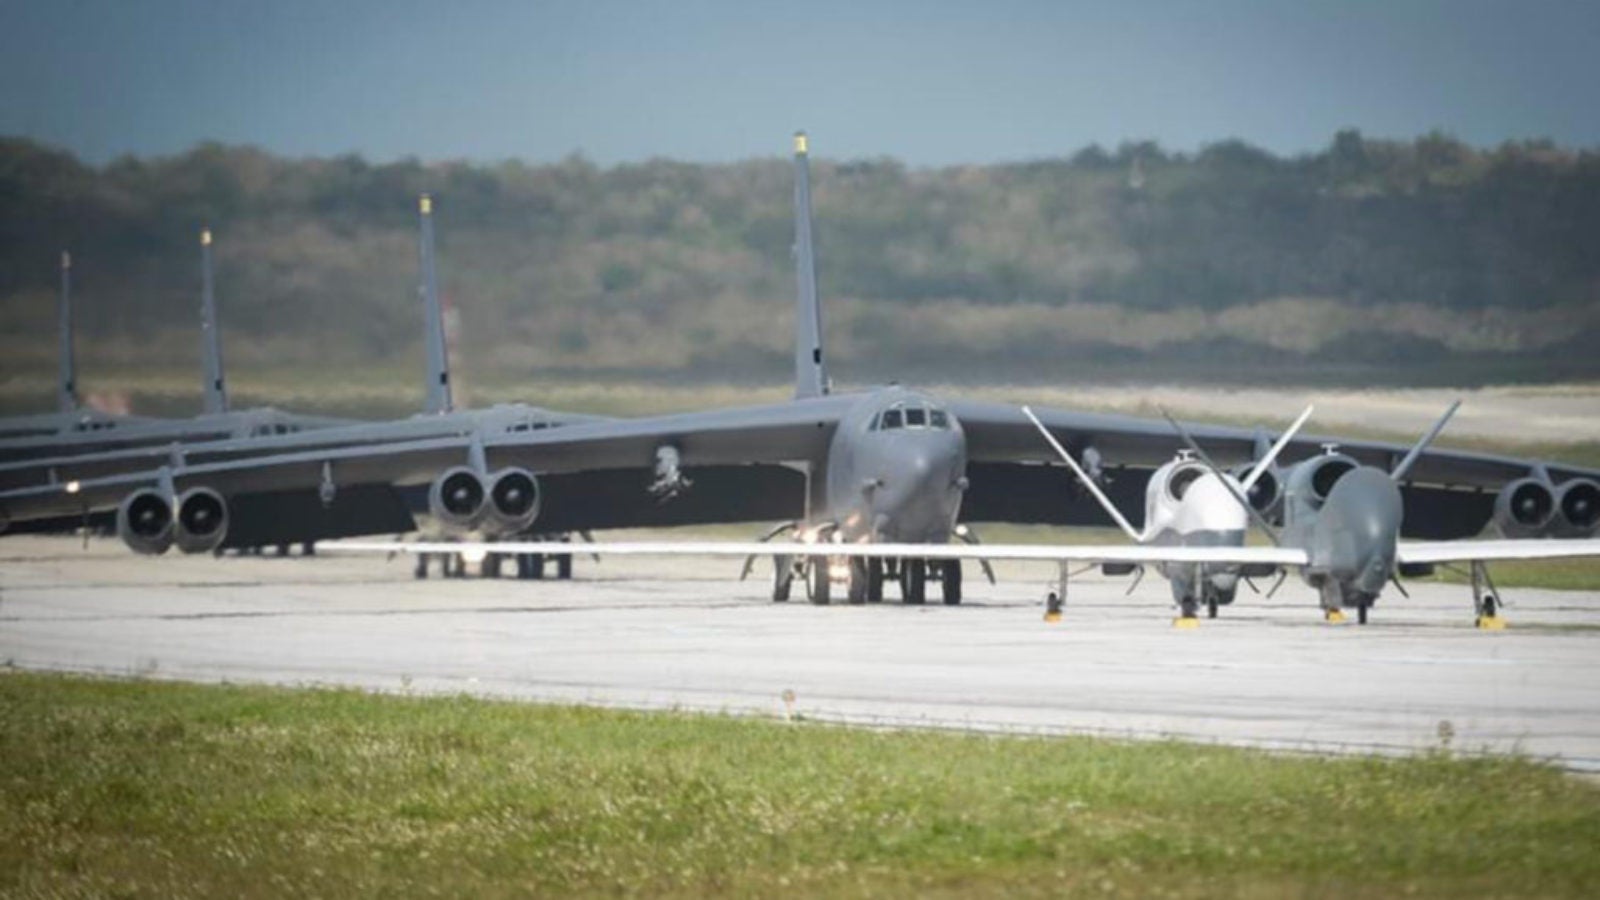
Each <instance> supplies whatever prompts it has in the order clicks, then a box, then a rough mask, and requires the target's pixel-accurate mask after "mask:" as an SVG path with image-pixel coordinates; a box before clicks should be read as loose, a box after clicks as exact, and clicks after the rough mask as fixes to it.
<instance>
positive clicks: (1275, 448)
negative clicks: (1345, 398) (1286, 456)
mask: <svg viewBox="0 0 1600 900" xmlns="http://www.w3.org/2000/svg"><path fill="white" fill-rule="evenodd" d="M1316 408H1317V407H1316V405H1315V404H1312V405H1310V406H1307V407H1306V410H1305V412H1303V413H1301V414H1300V418H1298V419H1295V420H1294V424H1293V425H1290V426H1289V430H1288V431H1285V432H1284V433H1283V435H1282V436H1281V437H1279V438H1278V442H1277V443H1275V444H1273V445H1272V449H1271V450H1268V451H1267V453H1266V455H1265V456H1263V457H1261V459H1260V460H1259V461H1257V462H1256V466H1255V468H1253V469H1251V470H1250V474H1249V475H1246V476H1245V479H1244V481H1242V482H1240V483H1239V488H1240V490H1243V491H1244V492H1245V493H1246V494H1248V493H1250V489H1251V488H1253V487H1255V484H1256V481H1257V480H1258V479H1259V478H1260V477H1261V475H1262V473H1264V472H1266V471H1267V469H1268V468H1270V467H1271V466H1272V463H1273V461H1274V460H1276V459H1277V458H1278V454H1279V453H1282V452H1283V448H1284V447H1287V446H1289V442H1290V441H1292V440H1294V436H1295V434H1296V433H1298V432H1299V431H1300V426H1302V425H1304V424H1306V420H1307V419H1309V418H1311V412H1312V410H1315V409H1316Z"/></svg>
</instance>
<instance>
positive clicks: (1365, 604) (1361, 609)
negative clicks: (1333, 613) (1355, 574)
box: [1356, 597, 1372, 625]
mask: <svg viewBox="0 0 1600 900" xmlns="http://www.w3.org/2000/svg"><path fill="white" fill-rule="evenodd" d="M1371 608H1372V601H1371V600H1368V599H1367V598H1365V597H1362V598H1361V599H1360V600H1357V601H1356V624H1357V625H1365V624H1367V610H1369V609H1371Z"/></svg>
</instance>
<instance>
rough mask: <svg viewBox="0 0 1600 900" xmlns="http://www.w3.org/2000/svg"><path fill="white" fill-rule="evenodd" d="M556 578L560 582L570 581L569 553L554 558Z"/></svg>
mask: <svg viewBox="0 0 1600 900" xmlns="http://www.w3.org/2000/svg"><path fill="white" fill-rule="evenodd" d="M556 578H557V579H558V580H561V581H571V580H572V554H571V553H562V554H559V555H557V556H556Z"/></svg>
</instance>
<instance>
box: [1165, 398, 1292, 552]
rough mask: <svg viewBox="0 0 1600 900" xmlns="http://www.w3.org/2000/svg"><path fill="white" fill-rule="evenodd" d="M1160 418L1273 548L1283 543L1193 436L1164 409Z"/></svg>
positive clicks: (1258, 511) (1247, 498)
mask: <svg viewBox="0 0 1600 900" xmlns="http://www.w3.org/2000/svg"><path fill="white" fill-rule="evenodd" d="M1158 408H1159V407H1158ZM1309 414H1310V410H1307V411H1306V415H1309ZM1161 417H1162V418H1163V419H1166V420H1167V424H1168V425H1171V426H1172V430H1174V431H1176V432H1177V433H1178V437H1180V438H1182V439H1183V442H1184V443H1185V444H1188V445H1189V449H1190V450H1193V451H1194V455H1195V456H1196V457H1197V458H1199V460H1200V462H1201V464H1202V465H1204V466H1205V467H1206V468H1207V469H1210V470H1211V474H1212V475H1215V476H1216V478H1217V480H1218V481H1220V482H1222V486H1223V487H1225V488H1227V489H1228V493H1230V494H1232V495H1233V499H1235V500H1237V501H1239V505H1240V506H1243V507H1244V511H1245V512H1246V513H1247V514H1249V516H1250V519H1251V520H1252V521H1253V522H1255V523H1256V527H1258V528H1260V529H1261V531H1262V533H1263V534H1265V535H1266V536H1267V539H1268V540H1270V541H1272V543H1273V546H1279V545H1281V544H1282V543H1283V542H1282V541H1280V540H1279V539H1278V530H1277V529H1276V528H1273V527H1272V523H1271V522H1268V521H1267V518H1266V516H1263V515H1262V514H1261V511H1260V510H1258V509H1256V508H1255V507H1254V506H1251V505H1250V498H1249V497H1246V496H1245V494H1244V492H1243V491H1241V490H1240V489H1239V485H1238V484H1237V483H1235V482H1234V480H1233V479H1232V478H1230V477H1228V473H1226V472H1224V471H1222V469H1220V468H1218V467H1217V464H1216V463H1215V462H1213V461H1212V459H1211V456H1210V454H1208V453H1206V451H1204V450H1202V449H1200V445H1199V444H1197V443H1195V439H1194V436H1193V435H1191V434H1189V430H1188V429H1187V428H1184V427H1183V426H1182V425H1181V424H1179V423H1178V420H1177V419H1174V418H1173V417H1172V414H1171V413H1169V412H1167V411H1166V410H1165V409H1162V410H1161ZM1302 421H1303V419H1302Z"/></svg>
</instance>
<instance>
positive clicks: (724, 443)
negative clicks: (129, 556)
mask: <svg viewBox="0 0 1600 900" xmlns="http://www.w3.org/2000/svg"><path fill="white" fill-rule="evenodd" d="M794 163H795V175H796V179H795V217H796V256H795V258H796V263H797V266H796V269H797V273H798V278H797V285H798V286H797V293H796V311H797V321H798V323H799V327H798V328H797V330H796V345H795V362H796V373H795V374H796V379H795V381H796V389H795V397H794V399H792V400H789V401H786V402H783V403H777V404H766V405H757V406H747V407H740V408H733V409H720V410H710V411H702V412H692V413H684V414H677V415H667V416H653V417H644V418H639V419H630V420H619V421H611V422H591V423H582V424H573V425H568V426H564V427H562V428H559V429H545V430H541V431H536V432H525V433H514V434H505V433H502V434H486V433H484V432H482V431H475V432H474V433H472V434H470V435H455V436H449V437H442V438H435V439H428V440H419V441H406V442H400V443H392V444H381V445H366V446H359V447H340V448H313V449H309V450H304V451H300V452H289V453H283V454H277V455H273V456H266V457H261V456H258V457H253V458H250V459H245V460H229V461H220V462H211V463H201V464H196V465H186V466H183V467H181V468H179V467H174V468H171V469H169V470H168V471H166V472H165V473H163V475H162V476H161V477H162V480H161V482H160V485H159V487H158V488H156V489H154V490H152V489H151V487H150V484H149V478H148V476H146V477H145V478H143V479H133V480H130V479H128V478H126V477H123V478H120V479H118V478H110V479H95V480H93V481H84V482H82V483H80V484H78V485H76V486H75V487H76V490H75V491H65V490H64V489H63V488H60V487H58V488H54V489H53V490H54V492H55V494H57V495H58V497H57V499H59V495H61V494H64V493H71V494H73V495H75V498H76V500H77V502H80V503H88V502H91V501H92V502H95V503H102V504H103V503H111V504H116V503H119V502H120V503H122V504H123V505H124V506H127V505H129V504H131V503H133V502H134V500H133V498H134V497H135V496H141V497H144V498H148V502H146V501H144V500H141V501H139V502H140V508H141V509H150V510H152V513H151V514H150V515H149V516H148V517H134V516H128V517H125V523H126V527H125V528H124V529H123V531H124V538H125V539H126V540H128V541H129V543H130V544H132V545H135V546H138V545H140V544H143V545H145V546H149V547H164V546H165V545H166V543H167V542H169V540H168V537H167V535H168V533H169V531H170V530H171V529H172V528H174V527H177V528H178V529H180V530H183V529H187V528H188V527H189V525H188V524H187V523H188V522H189V516H188V513H187V510H188V509H189V507H188V505H187V501H186V499H185V498H188V497H191V496H205V497H207V498H208V500H207V502H208V503H210V504H211V505H212V508H213V515H212V517H211V519H210V520H211V521H217V520H218V519H224V520H225V519H226V512H227V508H228V505H229V504H230V502H231V498H234V497H237V496H238V495H240V494H250V493H271V492H279V491H291V492H292V491H310V492H313V493H320V494H323V495H327V496H333V495H339V496H342V495H343V494H344V493H345V492H346V491H349V490H362V489H373V488H378V489H389V488H392V487H395V486H418V487H422V486H426V487H427V489H428V492H429V508H430V511H431V512H432V513H433V514H434V515H435V517H436V518H437V519H439V520H440V521H442V522H444V523H446V524H447V525H451V526H454V527H458V528H461V529H472V528H477V527H479V526H481V525H483V524H484V523H486V522H487V523H490V524H491V525H493V526H495V527H496V529H497V530H499V531H502V532H507V533H509V532H510V531H511V530H512V529H509V528H505V527H502V526H504V525H507V524H513V525H517V526H519V527H520V528H521V530H523V531H526V530H528V529H531V528H537V529H538V530H540V531H544V532H570V531H580V530H595V529H601V528H607V527H640V526H649V525H654V524H669V523H670V524H684V523H691V522H702V521H703V522H714V521H720V522H763V521H764V522H769V523H770V522H772V521H775V520H776V521H780V522H782V524H781V525H780V526H778V527H777V528H775V529H773V530H771V531H769V532H768V533H769V534H782V533H785V532H788V533H791V534H794V535H797V536H799V537H800V538H801V539H802V542H805V543H807V546H806V547H799V548H795V547H789V546H787V545H785V546H784V547H783V549H782V551H781V552H779V553H775V554H773V555H774V556H776V557H779V561H780V562H786V563H788V562H791V561H792V563H793V564H792V565H787V566H778V567H776V568H777V572H776V575H775V579H774V586H773V594H774V599H782V598H785V597H787V592H788V589H789V586H790V583H791V582H792V580H793V578H794V576H795V575H801V576H804V578H805V579H806V581H807V583H808V586H809V589H810V594H811V597H812V599H813V600H815V601H818V602H824V601H826V600H827V599H828V598H829V596H830V591H831V589H832V587H831V586H832V582H833V575H834V574H835V573H836V572H839V573H840V577H841V580H843V581H846V582H848V588H847V592H848V595H849V596H850V597H851V598H853V599H854V598H860V599H864V600H871V599H875V598H877V597H879V596H881V592H882V590H883V586H884V582H885V581H890V580H897V581H899V582H900V587H901V592H902V596H903V597H904V598H905V599H906V600H909V601H910V602H921V601H922V600H923V599H924V598H925V596H926V588H927V582H928V581H929V580H933V581H937V582H940V583H941V584H942V593H943V595H944V599H945V600H946V602H951V603H954V602H959V601H960V598H961V560H962V559H965V558H982V553H978V552H974V553H971V554H965V555H963V554H962V553H958V552H953V550H955V549H959V548H949V547H944V546H941V545H943V544H945V543H946V542H948V541H950V540H952V539H953V538H954V539H962V538H963V534H965V535H966V536H968V537H970V536H971V531H970V528H963V526H969V525H970V524H971V523H981V522H987V521H1009V522H1049V523H1057V524H1094V525H1104V524H1107V520H1106V518H1105V515H1104V513H1103V511H1102V510H1100V508H1099V507H1098V506H1097V505H1096V504H1095V503H1094V502H1093V501H1086V500H1085V498H1083V497H1082V496H1079V495H1078V494H1077V492H1076V491H1074V490H1073V489H1071V487H1070V486H1068V485H1063V484H1062V483H1061V482H1062V479H1061V478H1060V477H1059V474H1058V473H1057V472H1056V471H1055V470H1054V469H1053V468H1052V467H1050V466H1048V465H1046V464H1047V463H1049V462H1050V461H1051V456H1050V454H1049V452H1048V451H1046V450H1044V448H1042V447H1041V446H1040V444H1039V441H1038V437H1037V431H1036V428H1035V425H1034V424H1033V423H1032V422H1031V421H1030V420H1029V419H1028V417H1026V416H1024V415H1023V414H1022V413H1021V411H1020V410H1019V409H1018V408H1017V407H1014V406H1009V405H1004V404H996V403H982V402H973V401H964V400H950V401H946V400H941V399H939V398H937V397H934V396H933V395H930V394H928V393H925V392H920V391H916V390H913V389H909V388H906V387H901V386H898V385H889V386H884V387H877V388H870V389H866V390H862V391H858V392H853V393H837V392H834V391H833V390H832V388H831V385H830V382H829V379H828V377H827V369H826V365H825V356H824V353H823V345H822V341H821V335H822V329H821V321H822V319H821V308H820V305H819V304H818V301H817V292H816V279H815V263H814V259H813V253H812V247H811V239H810V238H811V234H810V232H811V210H810V189H809V172H810V169H809V157H808V150H807V146H806V141H805V137H804V135H803V134H802V135H799V136H797V140H796V146H795V154H794ZM1035 413H1036V415H1037V417H1038V419H1039V421H1040V423H1042V424H1043V425H1044V426H1045V427H1046V428H1047V429H1048V430H1049V431H1050V433H1051V434H1052V435H1053V436H1054V437H1055V438H1056V439H1057V440H1058V441H1059V442H1060V444H1061V445H1062V447H1063V448H1065V449H1066V450H1067V451H1068V452H1069V453H1070V454H1072V455H1073V456H1074V457H1075V458H1076V459H1077V460H1078V461H1079V463H1080V465H1081V466H1082V467H1083V469H1084V470H1085V471H1086V472H1087V473H1088V474H1089V475H1090V476H1091V477H1092V478H1093V479H1095V480H1096V481H1097V482H1099V483H1100V484H1101V485H1102V487H1103V489H1104V490H1105V492H1106V494H1107V496H1108V497H1109V498H1110V499H1111V500H1112V501H1113V502H1114V503H1115V504H1116V506H1117V507H1118V508H1119V509H1121V510H1124V512H1125V514H1127V515H1128V517H1129V519H1130V521H1133V518H1134V516H1137V515H1141V513H1140V512H1139V508H1140V506H1141V501H1142V500H1143V499H1144V495H1145V487H1146V484H1147V482H1148V480H1149V478H1150V472H1151V470H1153V469H1154V468H1155V467H1157V466H1159V465H1161V464H1163V463H1165V462H1167V461H1169V460H1171V459H1172V457H1173V456H1174V454H1175V453H1176V452H1177V450H1178V449H1179V447H1180V446H1182V444H1181V442H1180V440H1179V439H1178V438H1177V437H1176V436H1175V435H1174V434H1173V432H1172V430H1171V429H1170V427H1168V426H1167V424H1166V423H1164V422H1160V421H1155V420H1150V419H1144V418H1138V417H1133V416H1120V415H1106V414H1093V413H1082V412H1075V411H1070V410H1052V409H1038V410H1036V411H1035ZM1191 433H1192V435H1193V436H1194V437H1195V438H1196V439H1198V440H1200V441H1202V442H1203V443H1204V444H1205V445H1206V446H1207V447H1209V448H1210V453H1211V455H1212V456H1213V457H1215V458H1216V459H1219V460H1221V462H1222V464H1223V465H1237V464H1244V463H1249V462H1251V461H1253V460H1254V459H1256V458H1258V454H1259V448H1260V446H1261V443H1262V434H1261V433H1260V432H1259V431H1257V430H1251V429H1242V428H1227V427H1218V426H1196V427H1193V428H1192V429H1191ZM1325 443H1328V439H1327V438H1316V437H1303V436H1297V437H1296V438H1295V439H1294V440H1292V441H1290V442H1289V444H1288V445H1287V446H1286V447H1285V448H1284V449H1283V451H1282V454H1281V457H1280V458H1282V459H1284V460H1286V461H1303V460H1307V459H1310V458H1312V457H1319V456H1321V455H1322V454H1323V449H1322V445H1323V444H1325ZM1407 450H1408V448H1407V447H1404V446H1399V445H1395V444H1389V443H1383V442H1374V441H1346V442H1340V452H1341V454H1342V458H1346V459H1349V460H1352V461H1354V462H1356V463H1360V464H1365V465H1381V466H1383V467H1384V468H1386V469H1387V468H1389V467H1391V466H1392V465H1393V463H1394V462H1395V461H1397V460H1399V459H1400V458H1401V457H1403V456H1405V455H1406V453H1407ZM1326 465H1327V463H1326V462H1325V461H1323V462H1319V463H1318V466H1317V471H1322V470H1323V467H1325V466H1326ZM1343 471H1346V470H1335V469H1328V470H1326V473H1325V474H1324V475H1322V476H1321V477H1316V478H1312V479H1311V487H1312V488H1313V489H1315V490H1319V491H1324V492H1325V491H1327V490H1329V489H1331V488H1332V487H1333V486H1334V484H1335V483H1336V482H1337V480H1338V478H1339V476H1340V475H1341V474H1343ZM1406 474H1407V477H1406V479H1405V483H1404V484H1403V485H1400V488H1399V489H1400V492H1401V495H1402V498H1403V500H1404V502H1405V508H1406V516H1405V521H1404V528H1405V532H1406V534H1407V535H1408V536H1413V537H1423V538H1430V539H1443V538H1459V537H1467V536H1471V535H1476V534H1477V533H1479V532H1480V531H1482V530H1483V528H1484V526H1485V525H1486V524H1488V523H1489V522H1490V521H1491V520H1493V521H1495V522H1496V523H1498V524H1500V525H1501V526H1502V527H1503V528H1507V529H1521V530H1524V531H1526V532H1531V533H1547V532H1552V531H1558V530H1559V531H1561V532H1564V533H1565V532H1572V533H1579V534H1592V533H1593V532H1594V530H1595V528H1596V526H1597V525H1600V503H1590V502H1589V501H1588V500H1586V499H1584V498H1593V497H1596V496H1600V472H1596V471H1593V470H1588V469H1581V468H1576V467H1565V466H1556V465H1546V464H1542V463H1539V462H1537V461H1533V460H1523V459H1517V458H1513V457H1506V456H1495V455H1489V454H1481V453H1468V452H1458V451H1442V450H1433V451H1429V452H1426V453H1422V454H1420V455H1419V456H1418V457H1417V458H1416V460H1415V462H1414V463H1413V464H1412V466H1411V468H1410V469H1409V470H1408V472H1407V473H1406ZM513 475H514V476H515V478H514V481H515V483H517V484H521V485H527V484H530V483H532V484H534V485H536V486H537V489H538V490H539V492H540V500H541V502H540V503H539V504H538V505H537V507H536V509H535V510H534V511H533V512H532V514H531V518H530V517H529V516H530V513H529V511H528V510H527V509H526V508H522V507H520V506H518V507H510V506H507V505H506V504H507V500H508V499H509V497H508V496H507V495H506V494H505V493H504V492H502V491H499V490H497V486H498V485H500V484H502V483H507V481H506V480H507V479H508V478H510V477H511V476H513ZM1282 485H1283V480H1282V473H1281V472H1279V471H1277V468H1276V467H1273V468H1271V469H1269V470H1268V471H1265V472H1263V473H1262V474H1261V475H1260V476H1259V478H1258V480H1257V482H1256V484H1255V485H1254V486H1253V487H1254V489H1255V492H1254V494H1253V498H1252V501H1251V502H1252V504H1253V505H1256V506H1257V507H1258V508H1259V509H1260V510H1268V509H1272V508H1274V507H1276V506H1278V505H1280V504H1281V503H1282V502H1283V500H1284V496H1283V489H1282ZM1524 489H1526V492H1527V494H1528V496H1530V497H1532V498H1533V499H1532V500H1527V499H1526V498H1524V496H1523V494H1522V493H1519V492H1521V491H1524ZM51 490H52V489H45V491H46V493H48V492H49V491H51ZM1541 491H1542V492H1543V493H1540V492H1541ZM197 492H201V493H197ZM519 495H520V496H526V493H525V492H519ZM1541 497H1542V498H1544V500H1545V501H1546V505H1545V506H1544V507H1542V509H1543V513H1544V514H1543V516H1542V517H1541V516H1540V515H1539V513H1540V510H1541V507H1540V506H1539V503H1538V501H1539V498H1541ZM1574 498H1576V499H1574ZM1569 501H1571V502H1569ZM17 502H18V498H15V497H13V496H12V495H10V494H8V495H6V496H4V497H0V504H5V505H7V507H8V508H12V509H13V510H14V509H15V504H16V503H17ZM163 511H165V512H163ZM218 511H220V513H221V514H220V515H217V514H216V513H217V512H218ZM174 520H176V526H174ZM393 530H394V529H389V528H384V529H381V531H383V532H389V531H393ZM370 533H379V531H376V530H375V531H374V532H370ZM863 542H865V543H881V544H885V545H891V546H894V547H896V548H898V549H899V550H900V552H899V553H898V554H887V553H883V552H877V551H874V552H858V551H851V552H850V553H847V554H838V553H836V552H835V551H836V550H837V548H840V547H853V546H856V545H858V544H860V543H863ZM192 544H193V542H184V541H180V542H179V545H180V547H185V548H187V547H189V546H191V545H192ZM201 546H204V545H203V544H202V545H201ZM755 546H761V545H760V544H756V545H755ZM765 546H767V548H768V552H771V551H772V550H775V549H779V548H778V547H775V546H774V545H771V544H767V545H765ZM906 548H913V549H911V550H907V549H906ZM984 549H985V550H987V549H988V548H987V547H985V548H984ZM1136 549H1137V550H1139V551H1140V553H1142V554H1144V555H1143V556H1142V557H1140V558H1141V559H1147V560H1152V561H1156V560H1160V559H1165V558H1166V557H1158V556H1156V555H1155V554H1157V553H1160V552H1177V550H1184V551H1185V552H1187V553H1196V554H1198V555H1197V556H1195V557H1194V560H1197V561H1206V562H1231V561H1237V562H1239V563H1240V564H1247V563H1251V562H1274V561H1277V564H1280V565H1282V564H1289V563H1288V562H1286V561H1288V560H1293V559H1300V558H1302V557H1303V555H1304V553H1303V551H1300V550H1296V549H1294V548H1240V549H1238V550H1237V551H1234V550H1225V551H1224V550H1218V551H1216V552H1219V553H1220V552H1227V553H1238V554H1242V555H1243V558H1237V559H1236V558H1235V557H1228V558H1226V559H1220V558H1219V559H1209V558H1205V554H1204V553H1199V551H1200V550H1202V549H1205V548H1159V547H1146V548H1136ZM1266 550H1270V551H1272V552H1274V553H1277V554H1279V555H1278V556H1274V557H1272V558H1270V559H1260V558H1256V557H1251V556H1250V554H1254V553H1258V552H1260V551H1266ZM1208 552H1209V551H1208ZM1296 554H1298V555H1296ZM830 558H844V559H855V558H859V559H861V560H863V562H862V563H860V564H851V565H848V566H842V567H841V566H835V565H831V564H830ZM1177 559H1178V561H1182V560H1183V556H1182V554H1180V555H1179V557H1177ZM841 569H842V570H843V571H842V572H841Z"/></svg>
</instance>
